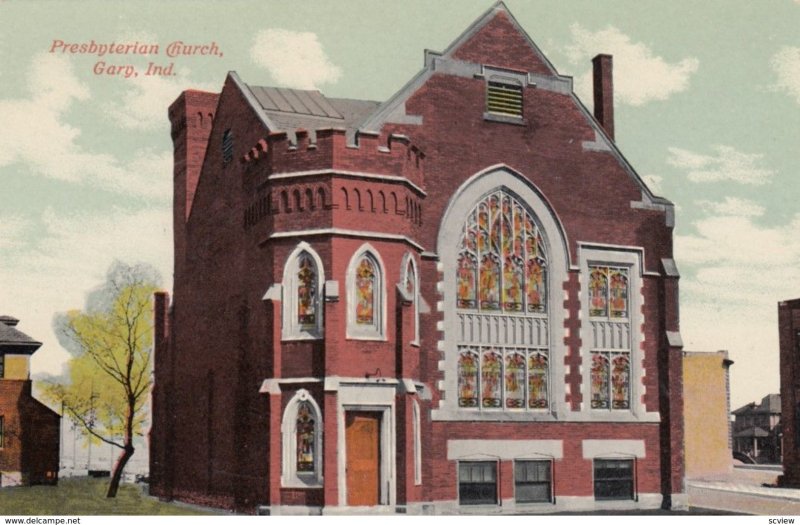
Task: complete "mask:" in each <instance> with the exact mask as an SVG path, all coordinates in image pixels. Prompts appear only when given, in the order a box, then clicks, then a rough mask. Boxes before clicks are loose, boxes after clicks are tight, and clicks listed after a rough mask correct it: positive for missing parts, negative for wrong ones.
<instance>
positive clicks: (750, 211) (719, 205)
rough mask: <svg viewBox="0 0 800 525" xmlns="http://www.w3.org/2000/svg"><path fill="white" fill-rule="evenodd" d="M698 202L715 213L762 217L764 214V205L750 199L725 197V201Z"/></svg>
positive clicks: (697, 202)
mask: <svg viewBox="0 0 800 525" xmlns="http://www.w3.org/2000/svg"><path fill="white" fill-rule="evenodd" d="M696 204H697V205H698V206H700V207H701V208H703V209H705V210H706V211H708V212H710V213H713V214H715V215H726V216H734V217H760V216H762V215H764V207H763V206H760V205H758V204H756V203H755V202H753V201H751V200H748V199H740V198H738V197H725V201H724V202H713V201H707V200H700V201H696Z"/></svg>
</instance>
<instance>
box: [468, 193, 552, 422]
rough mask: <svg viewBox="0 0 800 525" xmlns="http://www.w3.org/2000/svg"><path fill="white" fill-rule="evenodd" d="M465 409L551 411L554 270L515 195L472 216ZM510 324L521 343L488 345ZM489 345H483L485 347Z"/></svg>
mask: <svg viewBox="0 0 800 525" xmlns="http://www.w3.org/2000/svg"><path fill="white" fill-rule="evenodd" d="M455 273H456V274H455V276H454V278H455V280H456V308H457V310H458V317H459V321H460V322H459V326H461V327H462V329H461V331H460V333H459V340H460V344H459V345H458V353H459V355H458V365H457V366H458V371H457V376H458V406H459V408H465V409H466V408H472V409H479V410H482V411H493V410H520V411H525V410H546V409H548V408H549V407H550V397H549V396H550V388H549V378H550V372H549V338H548V335H547V333H548V326H549V323H548V297H547V279H548V265H547V255H546V249H545V241H544V237H543V235H542V233H541V230H540V228H539V226H538V223H537V220H536V218H535V216H534V215H533V214H532V213H531V212H530V211H528V209H527V207H526V206H525V205H524V204H523V203H522V202H521V201H520V200H519V199H518V198H517V197H516V196H515V195H513V194H512V193H510V192H508V191H505V190H503V189H498V190H494V191H491V192H489V193H488V194H487V195H485V196H484V197H483V198H482V199H481V200H480V201H479V202H478V203H477V204H476V205H475V206H474V207H473V209H472V210H471V211H470V212H469V213H468V214H467V217H466V221H465V222H464V226H463V229H462V232H461V238H460V241H459V251H458V259H457V261H456V269H455ZM494 326H503V327H505V328H504V331H505V333H507V334H509V333H513V334H515V335H514V337H499V338H495V339H496V340H497V342H498V343H499V344H496V345H491V346H488V345H486V344H485V338H482V337H481V335H480V334H485V333H488V331H489V330H492V328H491V327H494ZM481 343H483V344H481Z"/></svg>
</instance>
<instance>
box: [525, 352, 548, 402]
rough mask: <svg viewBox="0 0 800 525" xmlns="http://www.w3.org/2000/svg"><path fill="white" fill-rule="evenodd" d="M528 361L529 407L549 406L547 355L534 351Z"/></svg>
mask: <svg viewBox="0 0 800 525" xmlns="http://www.w3.org/2000/svg"><path fill="white" fill-rule="evenodd" d="M528 361H529V364H528V374H529V375H528V407H529V408H547V356H546V355H545V354H544V352H533V353H531V355H530V358H529V359H528Z"/></svg>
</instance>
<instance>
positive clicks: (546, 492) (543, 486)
mask: <svg viewBox="0 0 800 525" xmlns="http://www.w3.org/2000/svg"><path fill="white" fill-rule="evenodd" d="M551 475H552V463H551V462H550V461H515V462H514V495H515V499H516V501H517V503H540V502H544V503H548V502H551V501H553V492H552V485H551V480H552V477H551Z"/></svg>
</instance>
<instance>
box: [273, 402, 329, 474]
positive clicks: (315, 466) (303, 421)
mask: <svg viewBox="0 0 800 525" xmlns="http://www.w3.org/2000/svg"><path fill="white" fill-rule="evenodd" d="M281 434H282V436H281V437H282V441H283V461H282V480H281V481H282V484H283V486H284V487H309V486H315V487H316V486H321V483H322V413H321V411H320V409H319V405H317V403H316V402H315V401H314V399H313V398H312V397H311V394H310V393H309V392H308V391H307V390H299V391H298V392H297V393H296V394H295V395H294V397H292V399H291V400H290V401H289V403H288V404H287V405H286V409H285V411H284V414H283V424H282V426H281Z"/></svg>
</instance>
